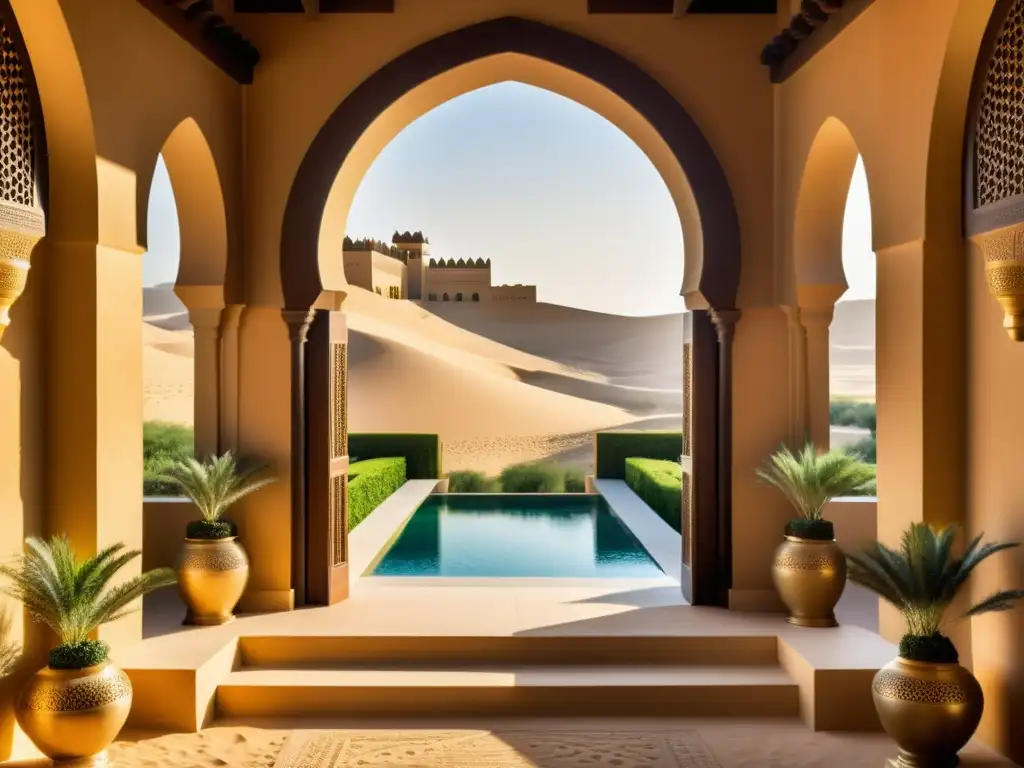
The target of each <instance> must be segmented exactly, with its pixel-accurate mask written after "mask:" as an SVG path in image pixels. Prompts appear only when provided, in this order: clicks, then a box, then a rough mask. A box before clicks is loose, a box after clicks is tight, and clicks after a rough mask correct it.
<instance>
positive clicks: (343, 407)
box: [331, 344, 348, 458]
mask: <svg viewBox="0 0 1024 768" xmlns="http://www.w3.org/2000/svg"><path fill="white" fill-rule="evenodd" d="M331 420H332V423H331V457H332V458H337V457H339V456H347V455H348V345H347V344H332V345H331Z"/></svg>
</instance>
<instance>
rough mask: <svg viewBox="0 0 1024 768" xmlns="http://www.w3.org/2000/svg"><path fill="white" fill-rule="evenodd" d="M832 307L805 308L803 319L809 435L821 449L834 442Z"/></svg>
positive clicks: (801, 320) (801, 321)
mask: <svg viewBox="0 0 1024 768" xmlns="http://www.w3.org/2000/svg"><path fill="white" fill-rule="evenodd" d="M832 315H833V308H832V307H823V308H820V309H819V308H803V309H801V310H800V323H801V325H803V327H804V333H805V334H806V340H807V342H806V343H807V346H806V350H807V353H806V355H807V356H806V366H807V385H806V387H805V390H804V393H805V397H806V398H807V437H808V438H809V439H810V440H811V441H812V442H813V443H814V444H815V445H816V446H817V447H818V448H820V449H823V450H827V449H828V448H829V445H830V443H831V434H830V432H831V430H830V424H829V402H830V400H831V395H832V392H831V383H830V378H829V357H830V356H829V326H831V325H832Z"/></svg>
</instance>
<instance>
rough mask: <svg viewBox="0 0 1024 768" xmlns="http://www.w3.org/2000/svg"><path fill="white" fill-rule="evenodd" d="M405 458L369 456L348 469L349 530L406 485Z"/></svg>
mask: <svg viewBox="0 0 1024 768" xmlns="http://www.w3.org/2000/svg"><path fill="white" fill-rule="evenodd" d="M406 477H407V474H406V465H405V459H404V458H403V457H400V456H399V457H385V458H377V459H366V460H364V461H357V462H356V463H355V464H351V465H350V466H349V468H348V529H349V530H350V531H351V530H352V529H354V528H355V527H356V526H357V525H359V524H360V523H361V522H363V520H365V519H366V518H367V516H369V514H370V513H371V512H373V510H375V509H376V508H377V507H379V506H380V505H381V504H383V503H384V500H385V499H387V498H388V496H390V495H391V494H393V493H394V492H395V491H397V490H398V489H399V488H401V487H402V486H403V485H404V484H405V480H406Z"/></svg>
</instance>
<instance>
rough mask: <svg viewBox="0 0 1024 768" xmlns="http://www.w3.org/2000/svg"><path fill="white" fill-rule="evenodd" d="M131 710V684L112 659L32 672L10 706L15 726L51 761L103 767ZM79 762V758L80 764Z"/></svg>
mask: <svg viewBox="0 0 1024 768" xmlns="http://www.w3.org/2000/svg"><path fill="white" fill-rule="evenodd" d="M131 708H132V683H131V681H130V680H129V679H128V675H126V674H125V673H124V672H123V671H121V670H120V669H118V668H117V667H116V666H114V664H113V663H112V662H110V661H109V660H108V661H104V662H103V663H102V664H96V665H95V666H92V667H86V668H85V669H51V668H50V667H44V668H43V669H41V670H39V671H38V672H36V674H35V675H34V676H33V677H32V679H31V680H29V681H28V683H27V684H26V685H25V687H24V689H22V692H21V696H19V697H18V704H17V707H16V708H15V716H16V717H17V719H18V724H19V725H20V726H21V729H22V730H23V731H24V732H25V734H26V735H27V736H28V737H29V738H30V739H31V740H32V743H33V744H35V745H36V746H37V747H38V748H39V751H40V752H42V753H43V754H44V755H46V756H47V757H49V758H50V759H52V760H54V761H68V760H73V761H75V765H105V764H106V761H107V757H106V750H107V747H109V746H110V745H111V743H113V741H114V739H116V738H117V734H118V733H119V732H120V731H121V727H122V726H123V725H124V723H125V720H127V719H128V712H129V710H130V709H131ZM79 761H80V762H79Z"/></svg>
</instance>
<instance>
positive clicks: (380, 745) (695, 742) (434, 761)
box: [14, 719, 1013, 768]
mask: <svg viewBox="0 0 1024 768" xmlns="http://www.w3.org/2000/svg"><path fill="white" fill-rule="evenodd" d="M288 725H289V724H288V723H285V722H280V723H271V724H267V725H266V727H249V726H244V725H233V724H226V723H225V724H220V723H218V724H215V725H214V727H211V728H207V729H204V730H203V731H202V732H200V733H188V734H174V735H166V736H156V735H146V734H135V735H133V734H124V735H122V740H121V741H119V742H118V743H117V744H115V745H113V746H112V747H111V749H110V765H111V768H146V767H151V768H157V767H158V766H159V768H271V767H272V766H275V767H276V768H296V766H297V765H298V764H297V763H295V762H294V761H293V760H292V756H293V755H294V753H295V752H296V751H297V750H296V749H295V748H296V747H298V746H300V745H301V743H302V742H304V741H308V740H310V739H315V738H317V736H318V735H320V734H324V733H329V734H330V735H331V736H333V737H334V739H335V743H339V744H340V745H342V748H341V750H340V753H339V754H338V755H337V758H336V759H335V760H331V759H327V760H321V761H318V762H316V763H315V765H316V766H317V768H343V767H344V766H362V767H363V768H372V767H373V766H380V767H381V768H384V766H392V768H431V767H432V766H437V765H441V764H442V763H443V765H445V766H450V768H479V767H480V766H483V765H487V766H489V768H536V767H537V766H543V767H544V768H582V766H591V768H593V767H594V766H596V767H597V768H612V766H614V767H615V768H640V767H641V766H649V765H655V764H656V765H665V766H669V765H671V766H677V767H678V768H812V767H813V768H819V767H820V766H827V765H842V766H844V768H869V767H870V768H876V766H879V765H882V764H883V763H884V762H885V760H886V758H889V757H893V756H894V754H895V749H894V747H893V744H892V742H891V741H889V740H888V738H887V737H886V736H885V735H884V734H881V733H878V734H853V733H827V732H817V733H815V732H813V731H811V730H809V729H807V728H806V727H805V726H803V725H802V724H801V723H799V722H796V721H789V720H782V721H779V720H768V721H762V722H750V721H717V720H688V721H681V720H673V721H665V720H662V721H656V720H655V721H650V720H637V719H630V720H625V721H624V720H618V721H614V720H613V721H595V720H571V721H564V720H563V721H560V722H559V721H531V720H522V721H518V722H514V723H508V722H506V723H493V724H490V723H475V724H474V723H458V724H447V727H445V726H441V727H437V726H434V728H429V727H428V728H424V727H422V726H421V727H419V728H417V727H415V726H413V727H409V724H404V726H405V727H403V724H381V726H382V727H376V728H375V727H374V726H373V725H366V724H364V725H356V726H355V729H354V730H350V731H344V732H340V731H337V730H335V729H337V728H341V727H344V726H343V725H341V724H338V725H334V724H324V725H321V726H319V727H321V728H325V729H331V730H330V731H320V732H312V733H311V732H308V731H305V732H304V731H294V730H290V729H289V728H288ZM307 727H308V726H307ZM314 727H316V726H314ZM332 732H333V733H332ZM439 756H440V757H441V758H442V759H438V758H439ZM961 758H962V764H963V765H965V766H978V767H980V766H987V767H989V768H999V767H1001V766H1011V765H1013V764H1012V763H1011V762H1009V761H1007V760H1004V759H1001V758H999V757H997V756H995V755H994V754H993V753H992V752H991V751H989V750H987V749H985V748H984V747H982V746H980V745H973V744H972V745H970V746H969V747H968V748H967V749H966V750H964V752H963V753H961ZM48 764H49V763H43V762H41V761H40V762H36V761H26V762H19V763H15V764H14V765H18V766H25V768H27V767H28V766H40V768H42V766H43V765H48ZM303 764H304V765H308V763H303Z"/></svg>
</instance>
